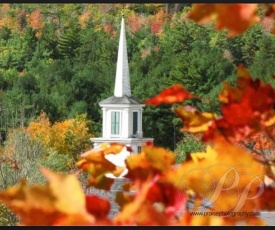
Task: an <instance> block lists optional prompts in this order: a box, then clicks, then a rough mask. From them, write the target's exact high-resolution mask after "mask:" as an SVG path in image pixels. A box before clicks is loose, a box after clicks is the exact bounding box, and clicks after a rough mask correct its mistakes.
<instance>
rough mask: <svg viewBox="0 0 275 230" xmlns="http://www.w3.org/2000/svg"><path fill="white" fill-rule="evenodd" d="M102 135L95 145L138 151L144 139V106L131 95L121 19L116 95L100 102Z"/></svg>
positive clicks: (95, 140)
mask: <svg viewBox="0 0 275 230" xmlns="http://www.w3.org/2000/svg"><path fill="white" fill-rule="evenodd" d="M99 106H100V107H101V109H102V112H103V117H102V137H97V138H91V141H92V142H93V145H94V147H96V146H98V145H99V144H102V143H104V142H108V143H111V142H113V143H121V144H125V145H127V146H131V148H132V150H133V152H134V153H138V152H139V150H140V147H141V146H142V145H143V144H144V143H145V142H153V140H154V139H153V138H144V137H143V132H142V111H143V107H144V106H145V104H144V103H142V102H141V101H140V100H138V99H136V98H134V97H133V96H132V94H131V85H130V75H129V65H128V55H127V45H126V33H125V21H124V18H122V21H121V30H120V38H119V47H118V56H117V66H116V78H115V88H114V95H113V96H111V97H109V98H107V99H105V100H103V101H101V102H100V103H99Z"/></svg>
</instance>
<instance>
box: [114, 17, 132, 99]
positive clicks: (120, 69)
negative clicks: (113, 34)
mask: <svg viewBox="0 0 275 230" xmlns="http://www.w3.org/2000/svg"><path fill="white" fill-rule="evenodd" d="M114 95H115V96H116V97H122V96H125V95H126V96H131V86H130V76H129V66H128V55H127V46H126V33H125V22H124V18H123V14H122V20H121V29H120V38H119V47H118V55H117V66H116V82H115V90H114Z"/></svg>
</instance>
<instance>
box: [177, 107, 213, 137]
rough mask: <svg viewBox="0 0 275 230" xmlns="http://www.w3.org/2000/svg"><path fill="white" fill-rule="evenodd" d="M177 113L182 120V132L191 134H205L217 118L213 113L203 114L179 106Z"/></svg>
mask: <svg viewBox="0 0 275 230" xmlns="http://www.w3.org/2000/svg"><path fill="white" fill-rule="evenodd" d="M175 113H176V114H177V116H178V117H180V118H181V120H182V122H183V128H182V129H181V131H187V132H191V133H199V132H204V131H206V130H207V129H208V127H209V124H210V122H211V121H213V120H214V119H215V118H216V117H217V116H216V115H215V114H213V113H201V112H199V111H198V110H196V109H195V108H193V107H190V106H179V107H178V108H176V109H175Z"/></svg>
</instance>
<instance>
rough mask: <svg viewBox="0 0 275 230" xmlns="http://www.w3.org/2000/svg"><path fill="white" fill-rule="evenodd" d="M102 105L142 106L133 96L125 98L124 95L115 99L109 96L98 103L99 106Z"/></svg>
mask: <svg viewBox="0 0 275 230" xmlns="http://www.w3.org/2000/svg"><path fill="white" fill-rule="evenodd" d="M104 104H128V105H129V104H130V105H139V104H144V103H143V102H142V101H140V100H138V99H136V98H134V97H133V96H130V97H129V96H126V95H124V96H123V97H116V96H111V97H109V98H107V99H105V100H103V101H101V102H99V105H104Z"/></svg>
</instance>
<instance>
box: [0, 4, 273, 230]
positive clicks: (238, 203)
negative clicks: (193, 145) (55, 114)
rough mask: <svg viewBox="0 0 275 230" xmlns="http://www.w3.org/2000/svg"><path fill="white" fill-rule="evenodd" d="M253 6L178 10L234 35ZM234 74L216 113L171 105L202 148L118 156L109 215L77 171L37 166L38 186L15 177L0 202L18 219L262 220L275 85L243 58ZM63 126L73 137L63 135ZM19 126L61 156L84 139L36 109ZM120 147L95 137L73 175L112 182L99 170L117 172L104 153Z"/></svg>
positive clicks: (93, 182)
mask: <svg viewBox="0 0 275 230" xmlns="http://www.w3.org/2000/svg"><path fill="white" fill-rule="evenodd" d="M264 7H266V8H268V9H269V10H267V11H266V12H269V13H268V15H267V17H271V16H272V15H274V13H273V9H274V5H271V6H264ZM256 8H257V4H226V5H225V4H193V6H192V9H191V12H190V13H189V14H188V15H187V16H188V17H189V18H191V19H193V20H195V21H197V22H199V23H206V22H209V21H210V20H211V19H216V28H217V29H222V28H226V29H227V30H228V35H229V36H235V35H237V34H239V33H242V32H244V31H245V30H247V29H248V28H249V27H250V26H251V25H253V24H254V23H256V22H257V21H258V20H259V17H258V16H257V13H256ZM232 13H234V17H233V16H232ZM151 28H152V30H155V32H157V30H158V29H157V28H158V27H157V24H151ZM236 72H237V76H238V77H237V84H236V85H235V86H233V85H232V84H230V83H228V82H224V84H223V89H222V91H221V92H220V94H219V97H218V98H217V99H218V100H219V101H220V102H221V107H220V109H221V115H218V114H215V113H212V112H211V111H210V112H200V110H199V109H198V108H196V107H195V106H186V105H175V107H174V108H173V111H174V113H175V115H176V116H177V117H179V118H180V119H181V121H182V129H181V130H182V131H184V132H189V133H195V134H200V135H202V140H203V141H204V142H205V143H206V144H207V146H206V151H205V152H196V153H191V154H190V157H189V158H187V160H186V161H185V162H183V163H182V164H180V165H176V164H175V155H174V153H173V152H171V151H169V150H167V149H164V148H162V147H158V146H154V145H153V143H147V144H146V145H145V146H143V147H142V149H141V151H140V153H138V154H131V155H130V156H129V157H128V158H127V159H126V161H125V165H126V166H125V168H127V170H128V173H127V174H126V175H125V178H127V179H128V180H129V182H127V183H126V184H124V186H123V190H122V191H120V192H117V194H116V202H117V203H118V205H119V206H120V211H119V213H118V214H117V215H116V216H115V217H109V216H108V213H109V210H110V202H109V201H108V200H106V199H103V198H100V197H97V196H94V195H90V194H85V193H84V192H83V188H81V186H80V182H79V180H78V179H77V175H74V174H70V175H62V174H60V173H58V172H52V171H50V170H48V169H46V168H41V171H42V173H43V174H44V176H45V177H46V178H47V180H48V182H47V183H46V184H44V185H28V183H27V181H24V180H22V181H21V182H20V183H18V184H17V185H15V186H13V187H10V188H8V189H6V190H4V191H1V192H0V200H1V201H2V202H3V203H5V204H7V205H8V206H9V207H10V208H11V210H12V211H13V212H14V213H16V214H17V215H18V216H19V217H20V220H21V222H20V225H51V226H53V225H183V226H190V225H191V226H192V225H237V224H238V223H239V222H240V221H241V222H244V223H245V224H247V225H266V222H265V221H264V220H263V219H261V218H260V216H259V215H256V214H257V213H258V212H259V211H261V210H269V211H271V210H274V209H275V203H274V201H273V200H274V192H275V188H274V187H273V186H271V185H270V183H266V179H267V177H268V178H269V180H272V182H273V181H274V176H275V172H274V158H272V155H273V156H274V144H275V131H274V125H275V88H274V87H272V86H271V85H270V84H265V83H264V82H262V81H261V80H259V79H253V77H252V76H251V75H250V72H249V71H248V70H247V69H246V68H245V67H244V66H243V65H239V66H237V67H236ZM194 98H199V97H197V96H196V95H192V94H191V93H190V92H188V91H187V90H186V89H185V88H184V86H181V85H179V84H177V85H173V86H171V87H169V88H167V89H165V90H163V91H162V92H160V93H159V94H157V95H156V96H154V97H152V98H149V99H147V100H146V101H145V103H146V104H147V105H148V106H150V105H153V106H158V105H160V104H162V103H165V104H175V103H182V102H184V101H186V100H193V99H194ZM70 130H71V131H72V130H73V131H74V132H75V135H73V136H71V134H70ZM27 131H28V132H29V133H30V135H31V136H32V137H33V138H38V139H40V140H41V141H42V142H43V143H45V145H48V144H49V143H51V145H52V146H54V147H55V148H56V149H58V150H59V151H60V152H62V153H63V152H64V153H65V152H67V151H69V150H71V149H75V150H77V147H76V145H77V143H78V142H79V141H84V139H85V138H87V136H86V131H85V126H84V125H83V123H82V122H81V121H80V122H76V121H74V120H68V121H67V122H61V123H57V124H54V125H51V124H50V122H49V120H48V118H47V117H46V116H45V114H41V116H40V118H39V120H38V121H36V122H33V123H31V124H30V126H29V127H28V129H27ZM167 135H170V134H167ZM69 137H70V138H71V139H70V138H69ZM68 138H69V139H68ZM76 138H80V139H76ZM251 142H253V143H254V144H253V146H251V145H250V143H251ZM262 149H268V150H270V151H271V153H270V155H271V157H270V158H269V159H266V158H265V156H264V155H262V157H261V159H259V158H258V157H255V152H256V156H258V155H260V154H261V151H260V150H262ZM122 150H127V151H129V152H131V149H130V148H126V146H124V145H121V144H117V143H110V144H108V143H104V144H102V145H100V146H99V147H97V148H93V149H91V150H87V151H85V152H84V153H82V154H81V159H79V161H78V162H77V164H76V165H77V167H78V169H79V172H78V173H82V172H86V173H88V175H89V177H88V180H87V186H88V187H90V186H93V187H96V188H98V189H104V190H107V191H109V190H110V188H111V185H112V184H113V183H114V179H113V178H109V177H106V176H105V175H106V174H107V173H112V174H113V175H115V176H117V177H118V176H120V174H121V173H122V172H123V171H124V169H125V168H124V167H118V166H116V165H114V164H112V163H111V162H110V161H108V160H107V159H106V155H108V154H119V153H120V152H121V151H122ZM81 152H82V150H81V151H79V153H81ZM253 152H254V154H253ZM191 203H192V205H190V204H191ZM201 207H205V210H201ZM194 212H201V213H202V214H200V215H199V214H198V213H197V215H195V214H194ZM240 213H243V215H239V214H240ZM233 214H234V215H233Z"/></svg>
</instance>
